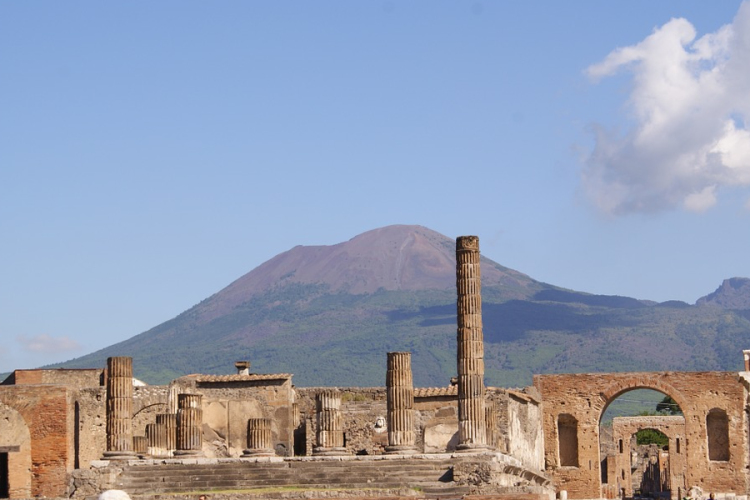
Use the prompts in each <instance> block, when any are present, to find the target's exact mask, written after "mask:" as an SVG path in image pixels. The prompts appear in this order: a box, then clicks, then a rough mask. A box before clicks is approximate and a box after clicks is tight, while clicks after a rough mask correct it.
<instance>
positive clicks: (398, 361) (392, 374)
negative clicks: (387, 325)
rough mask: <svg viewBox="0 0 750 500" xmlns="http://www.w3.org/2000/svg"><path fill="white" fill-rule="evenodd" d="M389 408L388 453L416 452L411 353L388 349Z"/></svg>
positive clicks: (387, 400)
mask: <svg viewBox="0 0 750 500" xmlns="http://www.w3.org/2000/svg"><path fill="white" fill-rule="evenodd" d="M385 387H386V391H387V399H386V404H387V409H388V446H386V448H385V452H386V453H394V454H395V453H399V454H410V453H415V452H416V451H417V449H416V447H415V446H414V443H415V442H416V435H415V433H414V382H413V380H412V374H411V353H409V352H389V353H388V371H387V372H386V376H385Z"/></svg>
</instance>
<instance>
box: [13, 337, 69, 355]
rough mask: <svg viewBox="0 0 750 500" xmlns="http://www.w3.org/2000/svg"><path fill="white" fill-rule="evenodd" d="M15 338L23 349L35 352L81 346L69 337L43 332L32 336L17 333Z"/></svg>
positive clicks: (59, 350) (52, 351) (62, 350)
mask: <svg viewBox="0 0 750 500" xmlns="http://www.w3.org/2000/svg"><path fill="white" fill-rule="evenodd" d="M16 340H17V341H18V343H19V344H20V345H21V347H22V348H23V350H25V351H29V352H35V353H57V352H66V351H76V350H78V349H80V348H81V345H80V344H79V343H78V342H76V341H75V340H73V339H71V338H70V337H51V336H49V335H47V334H44V333H43V334H41V335H35V336H33V337H27V336H25V335H19V336H18V337H16Z"/></svg>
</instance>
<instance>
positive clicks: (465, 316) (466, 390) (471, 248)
mask: <svg viewBox="0 0 750 500" xmlns="http://www.w3.org/2000/svg"><path fill="white" fill-rule="evenodd" d="M481 281H482V280H481V274H480V269H479V238H477V237H476V236H460V237H458V238H457V239H456V289H457V294H458V300H457V303H456V313H457V320H458V332H457V344H458V353H457V354H458V355H457V364H458V367H457V368H458V446H457V447H456V449H457V450H459V451H471V450H477V449H484V448H486V447H487V429H486V423H485V418H486V417H485V414H484V340H483V333H482V294H481Z"/></svg>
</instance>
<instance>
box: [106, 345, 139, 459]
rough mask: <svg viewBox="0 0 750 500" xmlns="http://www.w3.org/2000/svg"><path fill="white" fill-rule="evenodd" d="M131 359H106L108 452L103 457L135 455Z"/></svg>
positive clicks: (127, 457)
mask: <svg viewBox="0 0 750 500" xmlns="http://www.w3.org/2000/svg"><path fill="white" fill-rule="evenodd" d="M132 415H133V358H130V357H126V356H118V357H111V358H107V451H105V452H104V457H103V458H104V459H105V460H128V459H131V458H135V453H134V452H133V423H132V420H131V419H132Z"/></svg>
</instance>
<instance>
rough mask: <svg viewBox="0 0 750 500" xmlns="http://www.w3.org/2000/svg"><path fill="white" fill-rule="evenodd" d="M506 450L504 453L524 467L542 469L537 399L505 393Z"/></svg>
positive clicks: (540, 410) (510, 392)
mask: <svg viewBox="0 0 750 500" xmlns="http://www.w3.org/2000/svg"><path fill="white" fill-rule="evenodd" d="M507 401H508V404H507V412H506V414H507V415H508V429H507V434H506V435H507V436H508V449H507V451H506V453H508V454H509V455H511V456H512V457H514V458H516V459H518V460H520V461H521V463H523V464H524V465H525V466H526V467H528V468H529V469H533V470H538V471H541V470H543V469H544V433H543V432H542V409H541V404H540V402H539V401H538V400H537V399H534V398H533V397H532V396H530V395H529V394H526V393H522V392H519V391H508V392H507Z"/></svg>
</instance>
